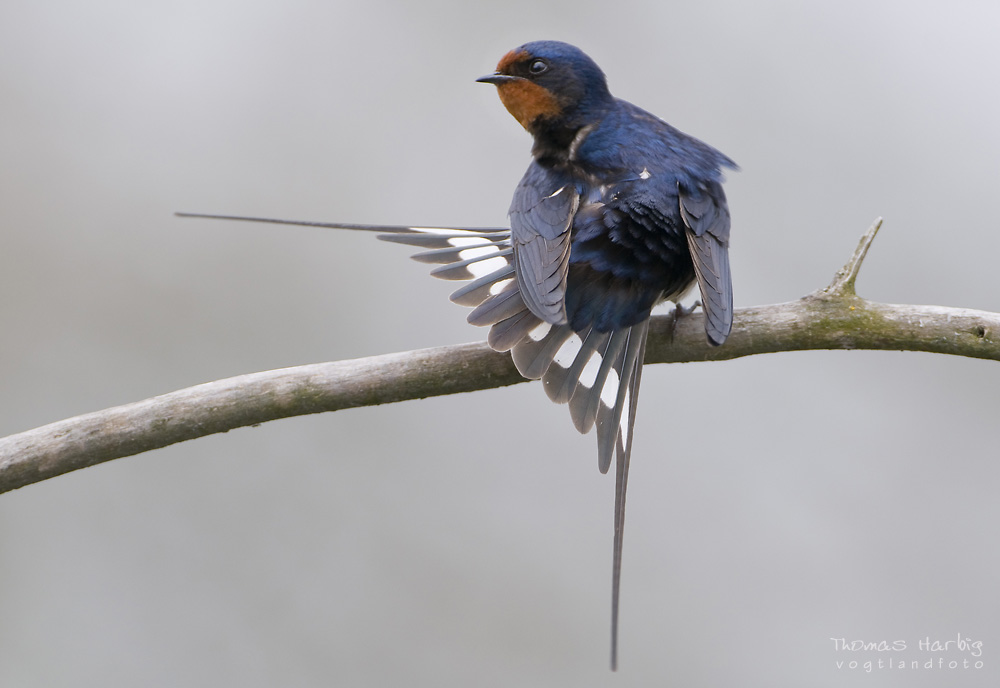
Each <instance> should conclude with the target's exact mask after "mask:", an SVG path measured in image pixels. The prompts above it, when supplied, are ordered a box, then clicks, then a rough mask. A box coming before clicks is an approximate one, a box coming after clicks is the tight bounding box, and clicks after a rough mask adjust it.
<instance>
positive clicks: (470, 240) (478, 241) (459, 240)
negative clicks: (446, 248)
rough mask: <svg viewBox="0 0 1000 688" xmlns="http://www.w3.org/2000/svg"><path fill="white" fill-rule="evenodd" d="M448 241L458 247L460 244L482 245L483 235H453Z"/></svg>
mask: <svg viewBox="0 0 1000 688" xmlns="http://www.w3.org/2000/svg"><path fill="white" fill-rule="evenodd" d="M448 243H449V244H451V245H452V246H454V247H455V248H458V247H459V246H482V245H483V239H482V238H481V237H479V238H477V237H453V238H451V239H448Z"/></svg>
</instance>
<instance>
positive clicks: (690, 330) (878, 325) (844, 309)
mask: <svg viewBox="0 0 1000 688" xmlns="http://www.w3.org/2000/svg"><path fill="white" fill-rule="evenodd" d="M879 224H880V221H876V223H875V224H874V225H873V226H872V228H871V229H870V230H869V231H868V233H867V234H866V235H865V237H864V238H863V239H862V241H861V244H860V245H859V246H858V249H857V251H855V254H854V257H853V258H852V259H851V261H850V262H849V263H848V264H847V265H846V266H845V267H844V268H843V269H842V270H841V271H840V272H838V274H837V276H836V278H835V279H834V281H833V283H832V284H831V285H830V287H827V288H826V289H821V290H819V291H817V292H815V293H813V294H810V295H809V296H806V297H804V298H802V299H799V300H798V301H792V302H789V303H781V304H774V305H770V306H758V307H753V308H741V309H737V310H736V312H735V322H734V326H733V331H732V334H731V335H730V336H729V339H728V340H727V341H726V343H725V344H724V345H723V346H720V347H712V346H709V345H708V344H707V343H706V341H705V333H704V328H703V323H702V317H701V315H700V314H696V315H693V316H686V317H682V318H681V319H680V320H679V321H678V322H677V324H676V327H673V326H672V316H657V317H655V318H653V320H652V322H651V327H650V335H649V336H650V338H649V344H648V347H647V349H646V363H679V362H687V361H720V360H728V359H733V358H740V357H742V356H750V355H752V354H762V353H775V352H778V351H804V350H811V349H885V350H895V351H927V352H932V353H943V354H953V355H957V356H969V357H973V358H985V359H991V360H1000V338H995V335H996V333H997V332H1000V314H997V313H989V312H985V311H977V310H970V309H962V308H947V307H943V306H910V305H894V304H885V303H876V302H872V301H866V300H865V299H862V298H860V297H858V296H856V295H855V293H854V280H855V278H856V277H857V274H858V270H859V269H860V266H861V263H862V261H863V260H864V256H865V253H866V252H867V249H868V246H869V245H870V244H871V240H872V239H873V238H874V236H875V232H876V231H878V226H879ZM517 382H524V379H523V378H521V376H520V375H519V374H518V373H517V370H516V369H515V368H514V365H513V363H511V360H510V356H508V355H507V354H501V353H497V352H495V351H492V350H491V349H490V348H489V347H488V346H487V345H486V344H462V345H458V346H447V347H440V348H435V349H423V350H419V351H410V352H405V353H398V354H388V355H385V356H373V357H370V358H361V359H355V360H350V361H337V362H332V363H317V364H313V365H307V366H299V367H295V368H283V369H280V370H272V371H266V372H261V373H252V374H249V375H241V376H238V377H233V378H229V379H226V380H217V381H215V382H209V383H206V384H202V385H197V386H195V387H190V388H187V389H181V390H178V391H176V392H171V393H169V394H164V395H162V396H158V397H153V398H150V399H146V400H144V401H139V402H136V403H132V404H126V405H124V406H117V407H114V408H110V409H105V410H103V411H96V412H94V413H88V414H85V415H82V416H77V417H75V418H69V419H66V420H62V421H58V422H56V423H51V424H49V425H45V426H42V427H40V428H36V429H34V430H29V431H27V432H22V433H19V434H16V435H11V436H9V437H6V438H3V439H0V492H6V491H8V490H13V489H16V488H18V487H23V486H25V485H30V484H31V483H35V482H39V481H42V480H45V479H47V478H52V477H55V476H57V475H62V474H63V473H68V472H69V471H73V470H76V469H78V468H84V467H86V466H93V465H95V464H98V463H102V462H104V461H110V460H111V459H116V458H121V457H124V456H131V455H133V454H138V453H141V452H145V451H149V450H150V449H157V448H159V447H165V446H167V445H170V444H175V443H177V442H183V441H185V440H190V439H194V438H196V437H204V436H206V435H211V434H214V433H218V432H226V431H228V430H232V429H234V428H239V427H245V426H248V425H257V424H259V423H264V422H266V421H270V420H276V419H278V418H288V417H291V416H299V415H305V414H309V413H321V412H324V411H337V410H340V409H346V408H354V407H357V406H374V405H378V404H387V403H391V402H395V401H403V400H407V399H422V398H426V397H431V396H439V395H445V394H455V393H458V392H471V391H474V390H480V389H490V388H493V387H503V386H506V385H512V384H515V383H517Z"/></svg>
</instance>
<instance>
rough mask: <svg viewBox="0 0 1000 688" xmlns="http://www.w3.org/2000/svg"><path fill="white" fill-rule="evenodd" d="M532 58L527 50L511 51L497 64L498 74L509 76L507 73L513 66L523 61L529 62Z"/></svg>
mask: <svg viewBox="0 0 1000 688" xmlns="http://www.w3.org/2000/svg"><path fill="white" fill-rule="evenodd" d="M529 57H530V55H528V52H527V51H526V50H511V51H510V52H509V53H507V54H506V55H504V56H503V57H501V58H500V62H498V63H497V72H498V73H499V74H509V72H508V71H507V70H508V69H509V68H510V66H511V65H512V64H515V63H517V62H520V61H521V60H527V59H528V58H529Z"/></svg>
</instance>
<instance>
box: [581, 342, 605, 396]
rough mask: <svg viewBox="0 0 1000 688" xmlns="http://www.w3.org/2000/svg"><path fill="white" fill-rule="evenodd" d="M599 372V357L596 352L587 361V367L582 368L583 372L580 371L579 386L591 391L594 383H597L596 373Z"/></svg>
mask: <svg viewBox="0 0 1000 688" xmlns="http://www.w3.org/2000/svg"><path fill="white" fill-rule="evenodd" d="M600 370H601V355H600V354H599V353H597V352H596V351H595V352H594V354H593V355H592V356H591V357H590V360H589V361H587V365H585V366H583V370H581V371H580V384H581V385H583V386H584V387H586V388H587V389H591V388H592V387H593V386H594V383H595V382H597V373H598V372H599V371H600Z"/></svg>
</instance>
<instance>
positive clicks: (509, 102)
mask: <svg viewBox="0 0 1000 688" xmlns="http://www.w3.org/2000/svg"><path fill="white" fill-rule="evenodd" d="M477 81H478V82H480V83H485V84H492V85H494V86H495V87H496V89H497V93H498V95H499V97H500V101H501V102H502V103H503V105H504V107H505V108H506V109H507V111H508V112H509V113H510V114H511V115H512V116H513V117H514V119H516V120H517V122H518V123H520V125H521V126H522V127H523V128H524V129H525V130H526V131H527V132H528V133H529V134H530V135H531V136H532V138H533V146H532V148H531V156H532V160H531V162H530V164H529V165H528V169H527V171H526V172H525V173H524V176H523V177H522V179H521V181H520V182H519V183H518V185H517V187H516V188H515V191H514V196H513V200H512V202H511V205H510V210H509V213H508V217H509V220H510V227H509V228H505V227H499V228H480V229H473V228H462V227H409V226H385V225H359V224H344V223H327V222H298V221H288V220H273V219H269V218H251V217H243V216H232V215H226V216H220V215H211V216H208V215H202V214H189V213H178V214H179V215H183V216H189V217H191V216H194V217H213V218H222V219H236V220H251V221H262V222H276V223H280V224H297V225H307V226H319V227H333V228H338V229H353V230H365V231H374V232H378V233H379V238H380V239H383V240H386V241H390V242H396V243H402V244H408V245H412V246H416V247H419V248H421V249H422V250H421V251H420V252H418V253H416V254H415V255H413V256H412V257H413V258H414V259H415V260H417V261H420V262H425V263H431V264H437V265H438V267H437V268H435V269H433V270H432V272H431V274H432V275H434V276H435V277H439V278H442V279H446V280H464V281H466V282H467V284H465V285H464V286H462V287H461V288H459V289H458V290H457V291H455V292H454V293H453V294H452V296H451V300H452V301H454V302H456V303H458V304H461V305H464V306H469V307H472V308H473V310H472V312H471V313H470V314H469V316H468V321H469V322H470V323H472V324H473V325H479V326H488V327H489V328H490V330H489V334H488V336H487V342H488V343H489V345H490V346H491V347H492V348H493V349H495V350H497V351H509V352H510V353H511V356H512V358H513V361H514V364H515V366H516V367H517V369H518V371H519V372H520V373H521V375H523V376H524V377H525V378H528V379H532V380H541V381H542V384H543V387H544V389H545V392H546V394H547V395H548V397H549V398H550V399H551V400H552V401H554V402H556V403H560V404H567V405H568V407H569V411H570V417H571V419H572V422H573V424H574V426H575V427H576V429H577V430H578V431H580V432H581V433H588V432H589V431H590V430H592V429H596V435H597V445H598V446H597V460H598V468H599V470H600V471H601V472H602V473H607V472H608V471H609V469H610V466H611V462H612V459H614V460H615V507H614V528H613V554H612V608H611V669H612V670H615V669H617V666H618V616H619V613H618V612H619V599H620V590H621V564H622V546H623V534H624V526H625V497H626V491H627V487H628V472H629V463H630V459H631V451H632V438H633V429H634V426H635V420H636V408H637V404H638V398H639V382H640V378H641V374H642V366H643V358H644V353H645V347H646V339H647V334H648V329H649V318H650V315H651V311H652V309H653V307H654V306H656V305H657V304H659V303H661V302H664V301H672V302H674V303H675V304H679V303H680V299H681V298H682V297H683V296H684V295H685V294H686V293H687V292H688V291H689V290H691V289H692V288H693V287H694V285H695V284H697V285H698V289H699V292H700V305H701V308H702V310H703V312H704V326H705V334H706V338H707V341H708V344H710V345H712V346H720V345H722V344H723V343H724V342H725V341H726V338H727V337H728V336H729V334H730V332H731V329H732V324H733V289H732V277H731V273H730V266H729V234H730V213H729V207H728V203H727V201H726V195H725V193H724V191H723V187H722V183H723V181H724V178H723V169H724V168H730V169H734V170H735V169H738V168H737V166H736V164H735V163H734V162H733V161H732V160H731V159H730V158H729V157H727V156H725V155H723V154H722V153H721V152H719V151H718V150H716V149H715V148H712V147H711V146H709V145H707V144H705V143H703V142H701V141H700V140H698V139H696V138H694V137H692V136H689V135H687V134H685V133H683V132H681V131H679V130H678V129H676V128H674V127H672V126H671V125H669V124H667V123H666V122H665V121H663V120H662V119H660V118H658V117H656V116H654V115H652V114H650V113H649V112H647V111H645V110H643V109H641V108H639V107H637V106H635V105H633V104H632V103H630V102H628V101H625V100H622V99H619V98H616V97H614V96H612V95H611V92H610V91H609V89H608V85H607V79H606V77H605V74H604V72H603V71H602V70H601V69H600V67H598V65H597V64H596V63H595V62H594V60H593V59H591V58H590V57H589V56H588V55H587V54H586V53H584V52H583V51H582V50H580V49H579V48H577V47H575V46H573V45H570V44H568V43H563V42H560V41H552V40H545V41H534V42H530V43H525V44H524V45H521V46H519V47H517V48H514V49H513V50H511V51H509V52H507V53H506V54H505V55H504V56H503V57H502V58H501V59H500V61H499V63H498V64H497V66H496V69H495V70H494V71H493V72H492V73H490V74H487V75H485V76H482V77H480V78H479V79H477ZM677 308H678V309H679V308H680V306H678V307H677Z"/></svg>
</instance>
